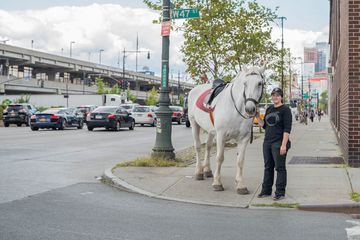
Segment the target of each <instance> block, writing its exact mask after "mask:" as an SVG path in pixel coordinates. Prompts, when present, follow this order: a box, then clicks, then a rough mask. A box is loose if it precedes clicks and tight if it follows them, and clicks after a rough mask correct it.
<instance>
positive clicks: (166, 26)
mask: <svg viewBox="0 0 360 240" xmlns="http://www.w3.org/2000/svg"><path fill="white" fill-rule="evenodd" d="M170 30H171V21H166V22H163V23H162V25H161V36H163V37H167V36H170Z"/></svg>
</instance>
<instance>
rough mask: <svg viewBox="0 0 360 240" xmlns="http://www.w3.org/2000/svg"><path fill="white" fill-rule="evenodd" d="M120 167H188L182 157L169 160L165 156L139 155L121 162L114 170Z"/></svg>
mask: <svg viewBox="0 0 360 240" xmlns="http://www.w3.org/2000/svg"><path fill="white" fill-rule="evenodd" d="M119 167H186V164H184V162H183V161H182V160H181V159H175V160H168V159H164V158H153V157H139V158H137V159H135V160H132V161H126V162H122V163H119V164H117V165H116V166H115V167H114V168H113V170H114V169H116V168H119Z"/></svg>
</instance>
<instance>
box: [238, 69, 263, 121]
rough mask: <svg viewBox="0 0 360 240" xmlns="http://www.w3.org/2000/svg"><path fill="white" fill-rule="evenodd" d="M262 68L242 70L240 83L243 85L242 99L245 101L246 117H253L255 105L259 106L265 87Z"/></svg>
mask: <svg viewBox="0 0 360 240" xmlns="http://www.w3.org/2000/svg"><path fill="white" fill-rule="evenodd" d="M264 72H265V68H264V67H261V68H259V67H251V68H249V69H248V68H246V67H244V68H243V72H242V74H241V75H242V82H243V84H244V86H243V88H244V92H243V97H244V100H245V111H246V113H247V114H248V115H250V116H253V115H255V111H256V105H257V104H259V102H260V100H261V97H262V94H263V91H264V85H265V79H264V76H263V74H264Z"/></svg>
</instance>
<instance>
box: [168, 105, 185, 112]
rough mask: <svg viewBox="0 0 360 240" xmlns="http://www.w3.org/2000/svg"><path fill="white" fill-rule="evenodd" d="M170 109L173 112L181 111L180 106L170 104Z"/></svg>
mask: <svg viewBox="0 0 360 240" xmlns="http://www.w3.org/2000/svg"><path fill="white" fill-rule="evenodd" d="M170 109H171V110H172V111H173V112H181V111H182V108H180V107H173V106H171V107H170Z"/></svg>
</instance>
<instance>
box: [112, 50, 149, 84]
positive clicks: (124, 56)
mask: <svg viewBox="0 0 360 240" xmlns="http://www.w3.org/2000/svg"><path fill="white" fill-rule="evenodd" d="M143 52H146V53H147V59H150V51H142V50H130V51H129V50H125V48H124V50H123V78H124V79H125V61H126V57H127V56H126V53H136V54H138V53H143ZM118 64H119V60H118ZM137 66H138V59H137V57H136V69H135V71H136V72H137ZM137 87H138V81H137V77H136V79H135V90H137Z"/></svg>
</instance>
